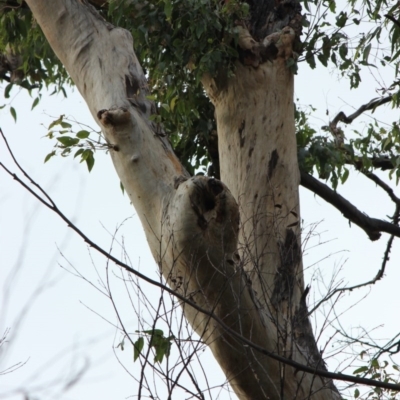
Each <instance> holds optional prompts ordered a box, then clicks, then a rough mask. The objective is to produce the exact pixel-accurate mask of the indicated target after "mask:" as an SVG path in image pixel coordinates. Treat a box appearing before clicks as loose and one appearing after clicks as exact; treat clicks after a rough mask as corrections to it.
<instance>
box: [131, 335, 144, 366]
mask: <svg viewBox="0 0 400 400" xmlns="http://www.w3.org/2000/svg"><path fill="white" fill-rule="evenodd" d="M143 346H144V339H143V337H142V336H141V337H140V338H139V339H138V340H136V342H135V343H134V344H133V361H136V360H137V359H138V357H139V355H140V353H141V351H142V350H143Z"/></svg>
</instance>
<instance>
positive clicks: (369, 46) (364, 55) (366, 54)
mask: <svg viewBox="0 0 400 400" xmlns="http://www.w3.org/2000/svg"><path fill="white" fill-rule="evenodd" d="M370 51H371V43H370V44H369V45H368V46H367V47H366V48H365V49H364V54H363V59H364V61H365V62H366V61H368V57H369V53H370Z"/></svg>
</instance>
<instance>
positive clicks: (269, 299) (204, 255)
mask: <svg viewBox="0 0 400 400" xmlns="http://www.w3.org/2000/svg"><path fill="white" fill-rule="evenodd" d="M0 4H1V9H0V10H1V11H0V12H1V18H2V24H1V34H0V38H1V47H0V50H1V51H2V53H1V54H2V55H1V58H0V68H1V69H0V77H1V79H3V80H7V81H8V82H9V85H7V87H6V90H5V96H6V97H8V96H9V94H10V90H11V89H12V87H13V85H20V86H22V87H24V88H25V89H27V90H30V91H32V92H34V93H38V96H37V97H36V99H35V100H34V103H33V106H36V105H37V103H38V102H39V101H40V97H41V89H42V88H43V87H46V86H52V87H54V90H55V91H64V90H65V89H64V88H65V85H69V84H73V85H76V87H77V88H78V90H79V91H80V93H81V94H82V96H83V98H84V99H85V101H86V103H87V105H88V107H89V109H90V111H91V113H92V115H93V117H94V119H95V120H96V121H97V123H98V124H99V126H100V127H101V131H102V135H103V137H104V140H105V147H106V148H107V149H108V151H109V153H110V155H111V158H112V160H113V163H114V166H115V169H116V171H117V173H118V175H119V178H120V180H121V183H122V185H123V188H124V190H125V191H126V193H127V194H128V195H129V198H130V200H131V202H132V204H133V206H134V207H135V209H136V211H137V213H138V215H139V217H140V219H141V221H142V225H143V229H144V231H145V233H146V237H147V240H148V243H149V246H150V248H151V251H152V254H153V256H154V258H155V260H156V262H157V263H158V265H159V268H160V271H161V273H162V275H163V277H164V279H165V282H166V283H167V285H168V286H169V288H170V290H171V291H172V292H173V293H174V294H175V295H176V296H177V297H178V299H179V301H180V302H181V306H182V309H183V312H184V315H185V317H186V318H187V320H188V321H189V322H190V324H191V326H192V327H193V329H194V330H195V331H196V332H197V334H198V335H199V336H200V337H201V339H202V340H203V341H204V342H205V343H206V344H207V345H208V346H209V347H210V348H211V350H212V353H213V355H214V356H215V358H216V360H217V361H218V363H219V365H220V366H221V368H222V370H223V371H224V373H225V375H226V377H227V379H228V380H229V382H230V384H231V386H232V388H233V390H234V391H235V393H236V394H237V396H238V397H239V398H240V399H264V398H265V399H267V398H269V399H283V398H297V399H302V398H313V399H339V398H341V397H340V395H339V392H338V391H337V389H336V388H335V386H334V384H333V382H332V378H343V379H348V378H349V377H346V376H344V375H342V376H337V375H335V374H330V373H329V372H328V371H327V369H326V366H325V363H324V361H323V359H322V355H321V353H320V351H319V349H318V347H317V345H316V341H315V338H314V335H313V330H312V327H311V324H310V321H309V312H308V309H307V294H308V291H309V288H308V287H306V286H305V284H304V277H303V265H302V254H301V217H300V209H299V185H300V184H302V185H304V186H305V187H307V188H308V189H310V190H312V191H313V192H314V193H316V194H317V195H318V196H321V197H322V198H324V199H325V200H326V201H328V202H329V203H331V204H332V205H333V206H334V207H336V208H337V209H338V210H339V211H340V212H341V213H342V214H343V215H344V217H345V218H347V219H349V220H350V221H351V222H353V223H354V224H355V225H358V226H359V227H360V228H361V229H363V230H364V231H365V232H366V234H367V235H368V237H369V239H370V240H377V239H379V237H380V235H381V233H382V232H386V233H389V234H391V235H392V241H393V238H394V237H395V236H397V237H398V236H400V227H399V225H398V224H399V213H400V200H399V199H398V198H397V197H396V196H395V195H394V192H393V190H392V189H391V188H389V187H388V186H387V185H386V184H385V183H383V181H381V180H380V178H379V177H378V176H377V175H375V174H374V172H373V171H374V169H377V168H380V169H383V170H387V171H389V174H390V176H393V177H394V178H395V180H396V183H397V181H398V179H399V177H400V169H399V165H400V156H399V137H400V136H399V127H398V124H397V123H396V122H394V123H393V124H392V126H391V128H390V129H384V128H382V127H379V126H378V127H377V126H376V125H371V126H370V127H369V129H368V132H367V134H365V135H359V136H349V138H346V136H345V132H344V128H343V126H341V125H340V123H345V124H351V122H352V121H353V120H354V119H355V118H357V117H359V116H360V115H361V114H362V113H363V112H364V111H367V110H374V109H375V108H376V107H379V106H383V105H384V104H392V105H393V106H395V107H397V105H398V78H397V75H398V55H399V53H400V49H399V43H400V42H399V39H398V38H399V34H400V25H399V22H398V18H399V10H398V8H397V6H393V5H391V4H390V2H386V1H382V0H377V1H374V2H373V1H363V2H360V3H357V2H356V1H353V0H352V1H349V2H348V3H346V4H344V5H343V7H344V8H343V10H341V11H337V9H336V7H337V5H336V3H335V1H333V0H332V1H327V2H323V1H322V2H321V1H319V0H314V1H303V2H301V3H300V2H298V1H296V0H283V1H269V0H259V1H253V0H247V1H246V0H243V1H240V0H225V1H219V0H185V1H183V0H175V1H172V0H159V1H152V0H148V1H147V0H146V1H141V0H127V1H107V2H106V1H103V0H92V1H87V0H79V1H78V0H53V1H51V2H49V1H44V0H26V2H22V1H12V0H7V1H4V0H3V1H2V2H1V3H0ZM365 22H368V24H365ZM350 25H356V26H357V27H358V29H359V30H360V34H359V35H358V36H357V38H356V39H354V40H353V41H351V40H350V38H349V36H348V35H347V34H346V29H347V28H348V27H349V26H350ZM364 27H365V28H364ZM361 32H362V33H361ZM385 35H388V37H389V39H385V40H389V43H390V46H389V47H388V48H379V49H377V48H376V46H377V43H379V41H380V40H383V37H384V36H385ZM299 62H307V63H308V64H309V65H310V67H311V68H316V64H317V63H318V64H321V66H323V67H327V66H328V65H329V66H331V67H335V68H337V70H338V71H339V72H340V73H341V74H343V76H344V77H346V78H349V83H350V87H351V88H353V89H356V88H357V87H358V84H359V82H360V79H361V78H360V76H361V71H362V69H363V68H364V67H367V68H368V67H371V66H372V65H373V64H374V63H375V64H377V66H378V67H380V68H383V67H385V66H386V65H387V64H390V66H391V67H392V69H393V70H394V73H393V77H392V78H393V79H392V84H391V85H390V86H389V87H386V88H378V89H380V90H382V96H381V97H380V98H378V99H372V100H371V101H369V102H367V103H366V104H364V105H361V104H360V108H358V109H357V111H356V112H355V113H353V114H352V115H349V116H347V115H345V114H344V113H340V114H338V115H337V116H336V117H335V118H334V119H333V120H332V121H331V123H330V124H329V126H327V127H325V131H323V132H317V131H315V130H314V129H313V128H311V127H310V125H309V123H308V120H307V113H306V112H304V110H301V109H296V108H295V105H294V100H293V85H294V78H295V77H296V73H297V65H298V63H299ZM298 79H301V76H298ZM10 112H11V113H12V115H13V116H14V117H15V118H16V117H17V110H15V109H13V108H12V107H11V108H10ZM56 124H59V125H61V126H63V127H66V128H68V124H66V123H65V121H63V119H62V118H60V119H59V120H57V121H55V122H54V125H56ZM52 135H53V134H52ZM88 135H89V133H88V132H85V131H80V132H78V133H77V134H76V136H68V135H66V134H62V135H60V136H57V137H56V139H57V141H58V142H57V143H58V144H57V146H56V149H55V150H54V151H53V152H52V153H50V154H49V156H48V157H47V158H46V161H47V160H48V159H50V158H51V157H52V156H54V155H56V154H58V153H60V152H61V153H62V154H63V155H67V154H74V155H75V156H77V157H80V158H81V159H82V160H84V161H86V163H87V165H88V167H89V169H91V168H92V167H93V164H94V152H95V150H96V149H95V148H93V147H91V146H88V147H82V145H84V144H85V143H87V140H88ZM353 170H358V171H361V172H362V173H363V174H365V175H367V176H368V177H369V178H370V179H373V180H374V181H375V182H376V183H377V184H378V185H379V186H381V188H383V189H384V190H385V191H387V193H388V194H389V196H390V197H391V199H392V200H393V202H394V205H395V212H394V215H393V217H392V219H391V220H388V221H384V220H379V219H374V218H370V217H368V216H366V215H364V214H363V213H362V212H361V211H360V210H358V209H357V208H356V207H354V206H353V205H352V204H351V203H350V202H348V201H347V200H346V199H344V198H343V197H342V196H340V195H339V194H338V193H337V192H336V188H337V186H338V184H340V183H345V181H346V179H347V177H348V175H349V173H350V171H353ZM318 178H320V179H318ZM324 180H325V181H327V182H326V183H324V182H323V181H324ZM391 244H392V242H391V243H390V246H391ZM379 278H380V277H379Z"/></svg>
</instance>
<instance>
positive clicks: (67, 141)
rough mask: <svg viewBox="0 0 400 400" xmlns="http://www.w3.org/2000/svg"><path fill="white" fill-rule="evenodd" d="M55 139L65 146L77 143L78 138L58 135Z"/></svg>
mask: <svg viewBox="0 0 400 400" xmlns="http://www.w3.org/2000/svg"><path fill="white" fill-rule="evenodd" d="M57 140H58V141H59V142H60V143H61V144H63V145H64V146H65V147H71V146H74V145H76V144H78V143H79V139H76V138H72V137H70V136H62V137H58V138H57Z"/></svg>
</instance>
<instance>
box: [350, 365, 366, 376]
mask: <svg viewBox="0 0 400 400" xmlns="http://www.w3.org/2000/svg"><path fill="white" fill-rule="evenodd" d="M366 371H368V367H366V366H364V367H360V368H357V369H356V370H354V371H353V375H356V374H360V373H361V372H366Z"/></svg>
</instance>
